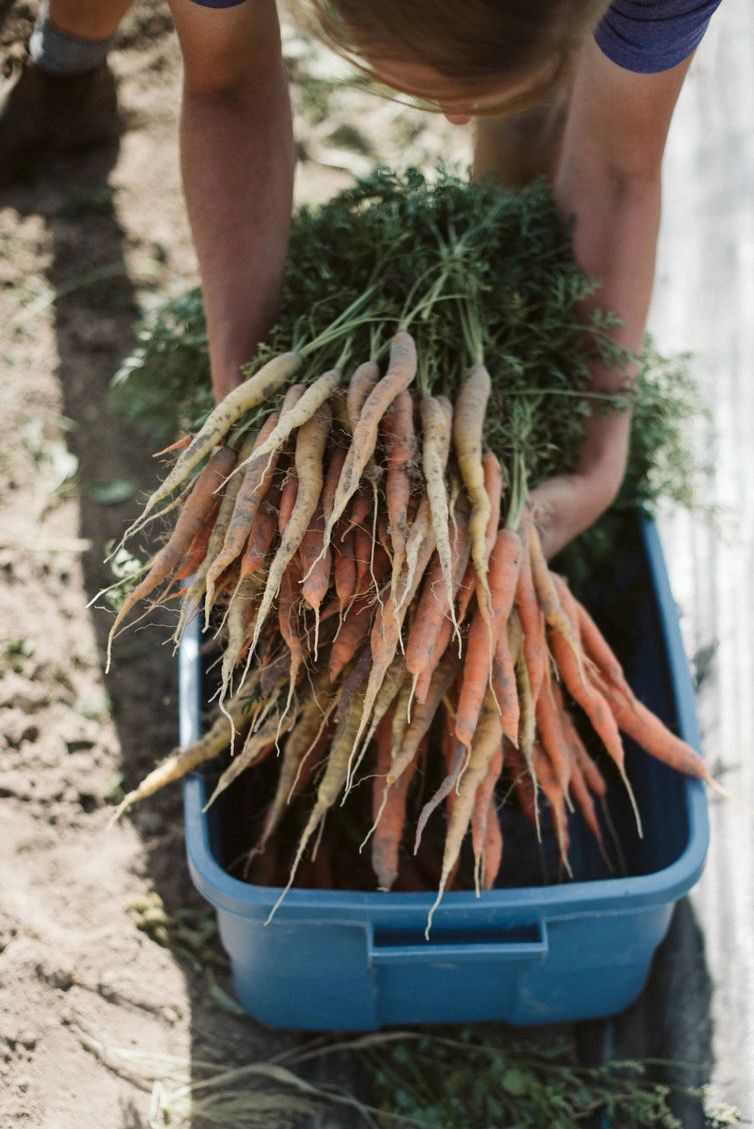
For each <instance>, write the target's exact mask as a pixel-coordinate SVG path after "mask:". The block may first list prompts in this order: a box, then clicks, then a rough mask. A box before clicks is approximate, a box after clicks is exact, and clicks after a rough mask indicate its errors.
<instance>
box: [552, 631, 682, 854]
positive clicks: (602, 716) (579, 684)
mask: <svg viewBox="0 0 754 1129" xmlns="http://www.w3.org/2000/svg"><path fill="white" fill-rule="evenodd" d="M550 646H551V648H552V655H553V658H554V660H555V664H556V666H557V668H558V670H559V671H560V675H561V677H562V679H563V682H564V683H565V685H566V688H567V690H568V692H569V694H570V695H571V697H572V698H573V700H574V701H575V702H577V703H578V705H580V706H581V708H582V709H583V711H584V713H585V714H586V715H587V717H588V718H589V720H590V722H591V723H592V726H593V728H594V730H595V732H596V733H597V735H598V737H599V738H600V740H601V741H602V743H603V744H604V746H605V748H606V749H607V751H608V753H609V755H610V757H611V759H612V760H613V761H614V763H615V765H616V767H617V768H618V771H619V772H620V774H621V779H622V780H623V783H624V785H625V788H626V791H627V792H628V797H629V799H630V801H631V805H632V807H633V810H634V817H635V819H636V826H637V829H638V832H639V835H640V836H641V833H642V832H641V817H640V815H639V809H638V807H637V805H636V799H635V797H634V793H633V789H632V787H631V785H630V783H629V780H628V777H627V776H626V768H625V756H624V752H623V742H622V741H621V738H620V733H619V732H618V725H617V724H616V719H615V717H614V716H613V713H612V711H611V709H610V706H609V705H608V703H607V701H606V699H605V697H604V695H603V694H602V693H601V692H600V690H598V689H597V687H596V686H595V685H594V683H593V682H591V681H590V680H589V679H586V680H585V679H583V678H582V671H581V669H580V667H579V664H578V662H577V660H576V656H575V655H574V653H573V650H572V648H571V647H570V645H569V644H568V643H567V641H566V640H565V639H564V637H563V636H562V635H560V634H559V633H558V632H557V631H553V632H552V633H551V635H550ZM612 705H613V708H615V703H614V702H613V703H612ZM626 732H628V730H626ZM694 755H696V754H694ZM700 759H701V758H700ZM703 763H704V762H702V764H703Z"/></svg>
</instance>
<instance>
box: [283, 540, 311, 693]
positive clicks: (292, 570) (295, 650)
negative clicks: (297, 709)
mask: <svg viewBox="0 0 754 1129" xmlns="http://www.w3.org/2000/svg"><path fill="white" fill-rule="evenodd" d="M300 580H301V567H300V565H299V563H298V561H297V560H296V558H295V557H294V559H293V560H292V561H291V562H290V564H289V565H288V567H287V568H286V569H285V572H284V573H283V577H282V580H281V581H280V593H279V595H278V625H279V627H280V634H281V635H282V637H283V639H284V640H285V642H286V643H287V644H288V650H289V651H290V653H291V666H290V675H289V679H290V681H289V692H288V701H289V702H290V699H291V695H292V694H293V690H294V687H295V685H296V681H297V679H298V673H299V670H300V669H301V667H302V665H303V663H304V660H305V655H304V648H303V645H302V642H301V636H300V635H299V633H298V630H297V627H296V618H297V616H296V609H297V606H298V602H299V582H300Z"/></svg>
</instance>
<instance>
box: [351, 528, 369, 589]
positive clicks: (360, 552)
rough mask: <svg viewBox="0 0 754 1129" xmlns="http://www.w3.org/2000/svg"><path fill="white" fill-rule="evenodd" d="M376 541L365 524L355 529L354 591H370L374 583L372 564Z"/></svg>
mask: <svg viewBox="0 0 754 1129" xmlns="http://www.w3.org/2000/svg"><path fill="white" fill-rule="evenodd" d="M373 548H374V542H373V541H372V534H371V533H370V532H369V530H368V529H365V528H364V526H363V525H358V526H357V527H356V528H355V529H354V531H353V560H354V564H355V565H356V584H355V587H354V592H357V593H358V592H368V591H369V589H370V588H371V585H372V578H371V565H372V550H373Z"/></svg>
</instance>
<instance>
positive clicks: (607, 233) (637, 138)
mask: <svg viewBox="0 0 754 1129" xmlns="http://www.w3.org/2000/svg"><path fill="white" fill-rule="evenodd" d="M690 61H691V60H690V59H687V60H685V61H684V62H683V63H681V64H679V65H678V66H676V67H674V68H673V69H672V70H669V71H664V72H662V73H659V74H634V73H632V72H629V71H627V70H623V69H622V68H620V67H618V66H616V64H615V63H612V62H611V61H610V60H609V59H608V58H607V57H606V56H605V55H604V54H603V53H602V52H601V51H600V49H599V47H597V45H596V44H595V43H594V42H593V41H591V40H590V41H589V42H588V43H586V44H585V46H584V48H583V50H582V54H581V57H580V60H579V65H578V69H577V73H576V76H575V81H574V87H573V91H572V94H571V100H570V106H569V112H568V118H567V122H566V127H565V134H564V138H563V147H562V151H561V158H560V163H559V166H558V172H557V176H556V180H555V196H556V199H557V201H558V204H559V206H560V208H561V211H562V212H563V215H564V216H566V217H569V216H572V217H574V218H575V227H574V235H573V239H574V251H575V254H576V257H577V259H578V261H579V263H580V264H581V266H582V267H583V268H584V270H585V271H586V273H587V274H588V275H589V276H590V277H592V278H599V279H601V280H602V286H601V287H600V289H599V291H598V292H597V293H596V294H595V295H594V297H593V298H592V300H591V301H592V303H593V304H594V305H598V306H600V307H602V308H604V309H609V310H612V311H614V312H615V313H616V314H618V316H619V317H620V318H621V319H622V321H623V325H622V326H621V327H620V328H618V329H616V330H615V333H614V336H615V339H616V340H617V341H618V342H619V343H620V344H622V345H625V346H627V347H628V348H629V349H632V350H634V351H636V352H638V351H640V349H641V345H642V341H643V338H644V332H645V326H646V320H647V313H648V310H649V302H650V298H651V294H652V286H653V281H654V267H655V251H656V245H657V235H658V229H659V223H660V194H661V166H662V156H663V152H664V148H665V141H666V137H667V131H668V127H669V125H670V120H671V117H672V114H673V109H674V107H675V103H676V100H677V97H678V94H679V92H680V89H681V86H682V84H683V80H684V78H685V76H686V72H687V70H688V67H689V64H690ZM585 312H588V305H587V309H586V311H585ZM624 381H625V377H624V374H623V373H621V372H618V371H612V372H611V371H605V370H598V371H595V373H594V381H593V384H594V388H595V390H597V391H600V390H607V391H614V390H616V389H618V388H620V387H622V385H623V384H624ZM629 433H630V417H629V415H628V413H610V414H607V415H605V414H602V415H600V414H594V415H592V416H591V417H590V418H589V420H588V422H587V434H586V439H585V441H584V444H583V447H582V450H581V453H580V461H579V466H578V469H577V471H576V472H574V473H573V474H568V475H561V476H558V477H557V478H553V479H551V480H550V481H548V482H545V483H542V484H541V485H540V486H539V487H538V488H537V489H536V490H534V491H533V493H532V501H533V503H534V506H535V520H536V521H537V524H538V526H539V528H540V530H541V532H542V536H543V542H544V545H545V551H546V552H547V555H548V556H553V555H554V554H555V553H556V552H558V550H559V549H561V548H562V547H563V546H564V545H566V544H567V543H568V542H569V541H570V540H571V539H572V538H573V537H575V536H576V535H577V534H578V533H581V532H582V531H583V530H584V529H586V528H588V527H589V526H590V525H591V524H592V523H593V522H594V521H595V520H596V519H597V518H598V517H599V515H600V514H601V513H602V512H603V511H604V510H605V509H607V508H608V506H609V505H610V504H611V503H612V501H613V500H614V498H615V496H616V494H617V493H618V490H619V488H620V485H621V482H622V480H623V476H624V473H625V468H626V461H627V456H628V442H629Z"/></svg>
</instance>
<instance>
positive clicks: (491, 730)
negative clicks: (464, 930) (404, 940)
mask: <svg viewBox="0 0 754 1129" xmlns="http://www.w3.org/2000/svg"><path fill="white" fill-rule="evenodd" d="M502 739H503V730H502V726H501V724H500V717H499V714H498V712H497V706H496V705H495V700H494V698H493V696H492V694H491V693H488V695H487V700H486V703H485V709H484V713H483V714H482V718H481V720H480V723H479V727H478V730H477V732H476V734H475V735H474V743H473V745H472V748H471V756H470V757H469V763H468V766H467V768H466V771H465V772H464V774H463V776H462V777H461V779H460V783H459V785H458V794H457V796H456V798H455V803H454V805H453V810H452V812H451V814H450V816H449V818H448V827H447V831H446V834H445V847H444V850H443V856H442V871H441V874H440V885H439V889H438V891H437V896H436V898H435V900H434V903H433V905H432V908H431V909H430V911H429V915H428V917H427V928H426V929H425V931H424V935H425V937H426V938H427V940H429V933H430V930H431V928H432V918H433V917H434V914H435V911H436V910H437V907H438V905H439V904H440V901H441V899H442V896H443V893H444V891H445V886H446V884H447V881H448V877H449V875H450V872H451V870H452V868H453V866H454V865H455V863H456V861H457V859H458V857H459V855H460V853H461V844H462V843H463V839H464V836H465V835H466V831H467V829H468V826H469V823H470V822H471V816H472V812H473V810H474V800H475V797H476V794H477V790H478V789H479V786H480V785H481V783H482V781H483V780H484V778H485V776H486V775H487V772H488V770H489V765H490V761H491V760H492V759H493V757H494V756H495V754H496V752H497V751H498V750H499V748H500V743H501V741H502Z"/></svg>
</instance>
